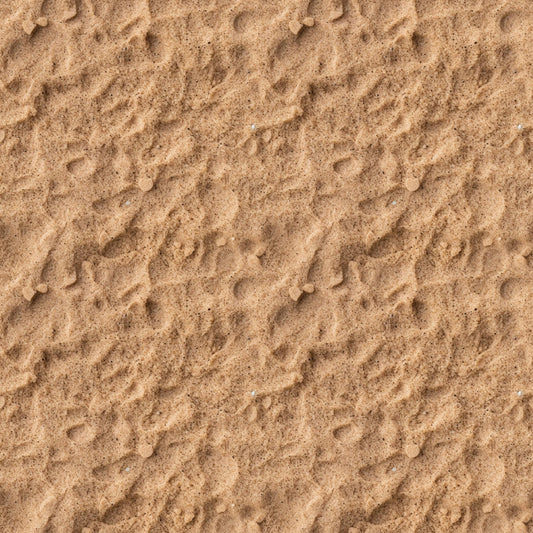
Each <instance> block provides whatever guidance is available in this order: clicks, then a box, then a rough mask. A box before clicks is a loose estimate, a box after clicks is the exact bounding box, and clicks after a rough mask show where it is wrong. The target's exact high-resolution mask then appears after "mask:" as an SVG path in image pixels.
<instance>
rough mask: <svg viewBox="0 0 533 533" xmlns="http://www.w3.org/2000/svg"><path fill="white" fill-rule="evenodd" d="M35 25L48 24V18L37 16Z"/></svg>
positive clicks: (42, 25) (43, 25)
mask: <svg viewBox="0 0 533 533" xmlns="http://www.w3.org/2000/svg"><path fill="white" fill-rule="evenodd" d="M35 22H36V23H37V26H41V27H43V28H44V27H45V26H48V19H47V18H46V17H39V18H38V19H37V20H36V21H35Z"/></svg>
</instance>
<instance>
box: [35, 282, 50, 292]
mask: <svg viewBox="0 0 533 533" xmlns="http://www.w3.org/2000/svg"><path fill="white" fill-rule="evenodd" d="M35 288H36V289H37V292H40V293H41V294H44V293H45V292H48V285H47V284H46V283H39V285H37V287H35Z"/></svg>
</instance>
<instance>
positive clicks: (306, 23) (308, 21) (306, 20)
mask: <svg viewBox="0 0 533 533" xmlns="http://www.w3.org/2000/svg"><path fill="white" fill-rule="evenodd" d="M302 23H303V25H304V26H309V27H311V26H314V25H315V19H314V18H313V17H305V18H304V19H303V20H302Z"/></svg>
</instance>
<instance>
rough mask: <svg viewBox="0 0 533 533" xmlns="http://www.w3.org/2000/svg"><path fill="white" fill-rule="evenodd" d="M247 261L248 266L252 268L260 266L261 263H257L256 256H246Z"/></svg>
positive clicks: (257, 258)
mask: <svg viewBox="0 0 533 533" xmlns="http://www.w3.org/2000/svg"><path fill="white" fill-rule="evenodd" d="M247 261H248V265H249V266H251V267H253V268H256V267H260V266H261V261H259V257H257V255H254V254H250V255H249V256H248V259H247Z"/></svg>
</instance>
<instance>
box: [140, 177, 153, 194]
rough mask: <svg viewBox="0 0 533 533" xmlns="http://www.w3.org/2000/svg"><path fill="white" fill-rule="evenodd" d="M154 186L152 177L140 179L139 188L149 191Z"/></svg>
mask: <svg viewBox="0 0 533 533" xmlns="http://www.w3.org/2000/svg"><path fill="white" fill-rule="evenodd" d="M153 186H154V182H153V181H152V180H151V179H150V178H142V179H141V180H139V189H141V191H143V192H148V191H149V190H151V189H152V187H153Z"/></svg>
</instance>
